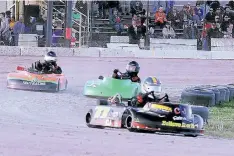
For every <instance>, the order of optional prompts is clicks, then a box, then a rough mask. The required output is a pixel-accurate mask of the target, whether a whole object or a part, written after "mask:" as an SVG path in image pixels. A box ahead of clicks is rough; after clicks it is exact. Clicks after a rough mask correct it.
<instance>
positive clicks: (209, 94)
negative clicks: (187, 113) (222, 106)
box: [181, 88, 215, 107]
mask: <svg viewBox="0 0 234 156" xmlns="http://www.w3.org/2000/svg"><path fill="white" fill-rule="evenodd" d="M181 101H182V102H183V103H190V104H193V105H201V106H206V107H208V106H214V105H215V94H214V92H213V91H211V90H207V89H200V88H189V89H185V90H184V91H183V92H182V94H181Z"/></svg>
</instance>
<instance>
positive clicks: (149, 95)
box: [131, 76, 169, 107]
mask: <svg viewBox="0 0 234 156" xmlns="http://www.w3.org/2000/svg"><path fill="white" fill-rule="evenodd" d="M141 88H142V92H141V93H140V94H138V95H137V96H136V97H134V98H132V100H131V105H132V106H136V107H144V105H145V104H146V103H147V102H169V98H168V95H167V94H165V96H164V97H162V98H160V94H161V91H162V87H161V82H160V81H159V79H157V78H156V77H152V76H151V77H148V78H146V79H145V80H144V82H143V83H142V84H141ZM162 100H163V101H162Z"/></svg>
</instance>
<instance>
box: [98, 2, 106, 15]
mask: <svg viewBox="0 0 234 156" xmlns="http://www.w3.org/2000/svg"><path fill="white" fill-rule="evenodd" d="M97 3H98V12H99V18H103V19H105V18H106V9H107V2H106V1H98V2H97Z"/></svg>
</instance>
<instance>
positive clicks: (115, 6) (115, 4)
mask: <svg viewBox="0 0 234 156" xmlns="http://www.w3.org/2000/svg"><path fill="white" fill-rule="evenodd" d="M107 4H108V8H109V20H111V19H112V18H113V17H112V16H113V13H114V10H119V1H108V2H107Z"/></svg>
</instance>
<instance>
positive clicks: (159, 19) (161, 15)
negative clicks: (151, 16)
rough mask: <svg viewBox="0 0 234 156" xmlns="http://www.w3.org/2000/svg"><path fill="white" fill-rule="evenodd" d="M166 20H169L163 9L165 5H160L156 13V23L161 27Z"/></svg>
mask: <svg viewBox="0 0 234 156" xmlns="http://www.w3.org/2000/svg"><path fill="white" fill-rule="evenodd" d="M165 22H167V18H166V14H165V13H164V11H163V7H160V8H159V10H158V11H156V13H155V23H156V25H158V26H160V28H163V27H164V25H165Z"/></svg>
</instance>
